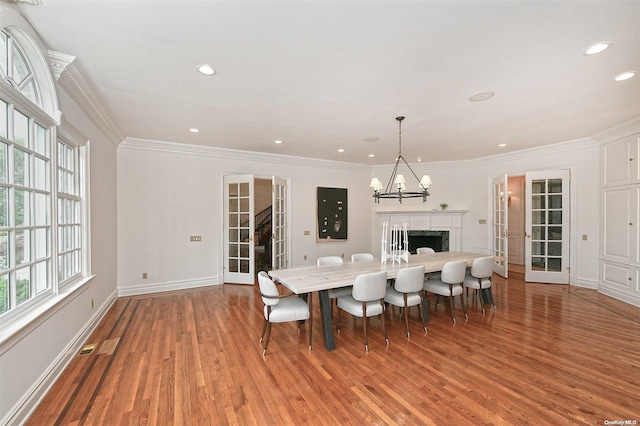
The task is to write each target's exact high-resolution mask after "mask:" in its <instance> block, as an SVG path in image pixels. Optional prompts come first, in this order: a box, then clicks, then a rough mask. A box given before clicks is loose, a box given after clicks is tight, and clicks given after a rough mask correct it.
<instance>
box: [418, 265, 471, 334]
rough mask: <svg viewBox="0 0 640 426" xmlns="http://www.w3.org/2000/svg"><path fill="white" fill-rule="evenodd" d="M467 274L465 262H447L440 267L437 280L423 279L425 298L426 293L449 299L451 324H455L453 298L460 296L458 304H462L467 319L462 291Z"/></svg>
mask: <svg viewBox="0 0 640 426" xmlns="http://www.w3.org/2000/svg"><path fill="white" fill-rule="evenodd" d="M466 274H467V262H466V261H465V260H457V261H452V262H447V263H445V264H444V266H443V267H442V272H441V273H440V278H439V279H425V280H424V286H423V289H424V291H425V297H428V296H427V292H431V293H434V294H436V295H438V296H447V297H448V299H449V308H450V309H451V319H452V320H453V323H454V324H455V323H456V315H455V312H454V310H453V305H454V303H455V302H454V297H455V296H457V295H460V302H461V303H462V310H463V311H464V317H465V318H469V316H468V315H467V307H466V305H465V302H464V296H463V294H462V293H463V290H464V279H465V276H466ZM427 306H429V299H428V298H427ZM437 308H438V302H437V300H436V309H437Z"/></svg>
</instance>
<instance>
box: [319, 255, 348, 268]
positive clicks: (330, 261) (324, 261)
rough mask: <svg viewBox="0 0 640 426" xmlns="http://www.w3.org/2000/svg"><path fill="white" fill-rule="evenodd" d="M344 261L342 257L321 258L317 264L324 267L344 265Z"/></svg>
mask: <svg viewBox="0 0 640 426" xmlns="http://www.w3.org/2000/svg"><path fill="white" fill-rule="evenodd" d="M343 263H344V261H343V260H342V258H341V257H340V256H325V257H319V258H318V261H317V264H318V266H322V265H342V264H343Z"/></svg>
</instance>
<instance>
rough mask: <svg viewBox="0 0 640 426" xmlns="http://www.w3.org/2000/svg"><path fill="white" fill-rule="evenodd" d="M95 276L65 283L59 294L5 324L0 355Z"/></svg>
mask: <svg viewBox="0 0 640 426" xmlns="http://www.w3.org/2000/svg"><path fill="white" fill-rule="evenodd" d="M94 276H95V275H90V276H88V277H86V278H82V279H80V280H78V281H76V282H73V283H69V284H67V285H65V286H64V287H63V288H62V289H61V290H60V292H59V293H58V294H56V295H53V296H51V297H48V298H47V299H45V300H43V301H42V303H41V304H39V305H38V306H35V307H34V308H33V309H31V310H30V311H29V312H27V313H25V314H24V315H21V316H20V317H18V318H16V319H15V320H14V321H11V322H9V323H7V324H5V326H4V327H3V328H2V329H0V355H2V354H3V353H4V352H5V351H7V350H8V349H9V348H11V347H12V346H13V345H14V344H15V343H16V342H18V341H20V340H21V339H22V338H23V337H24V336H26V335H28V334H29V333H30V332H32V331H33V330H34V329H36V328H37V327H38V326H39V325H41V324H42V323H43V322H45V321H46V320H47V319H49V318H50V317H51V316H52V315H53V314H55V313H56V312H57V311H58V310H59V309H61V308H62V307H63V306H64V305H65V304H67V303H69V302H70V301H71V300H73V299H74V298H75V297H76V296H78V295H79V294H80V293H81V290H82V289H84V288H85V287H86V285H87V284H88V283H89V282H90V281H91V280H92V279H93V277H94Z"/></svg>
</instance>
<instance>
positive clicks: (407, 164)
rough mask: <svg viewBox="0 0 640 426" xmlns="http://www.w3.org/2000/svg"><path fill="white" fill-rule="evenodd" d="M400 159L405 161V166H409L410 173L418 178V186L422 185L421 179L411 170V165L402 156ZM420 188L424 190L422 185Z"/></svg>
mask: <svg viewBox="0 0 640 426" xmlns="http://www.w3.org/2000/svg"><path fill="white" fill-rule="evenodd" d="M400 158H401V159H402V161H404V164H405V165H406V166H407V168H408V169H409V171H410V172H411V174H412V175H413V177H414V178H416V180H417V181H418V185H420V179H419V178H418V175H416V174H415V172H414V171H413V169H412V168H411V166H410V165H409V163H407V160H405V159H404V157H402V156H400ZM420 187H421V188H422V185H420ZM425 189H426V188H425Z"/></svg>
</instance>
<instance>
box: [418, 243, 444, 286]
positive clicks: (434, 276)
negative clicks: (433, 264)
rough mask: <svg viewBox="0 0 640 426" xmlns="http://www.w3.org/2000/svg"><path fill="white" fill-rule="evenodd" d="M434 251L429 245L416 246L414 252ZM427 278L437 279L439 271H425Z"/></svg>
mask: <svg viewBox="0 0 640 426" xmlns="http://www.w3.org/2000/svg"><path fill="white" fill-rule="evenodd" d="M435 252H436V251H435V250H434V249H432V248H431V247H418V248H417V249H416V254H434V253H435ZM427 278H429V279H439V278H440V272H429V273H427Z"/></svg>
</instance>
